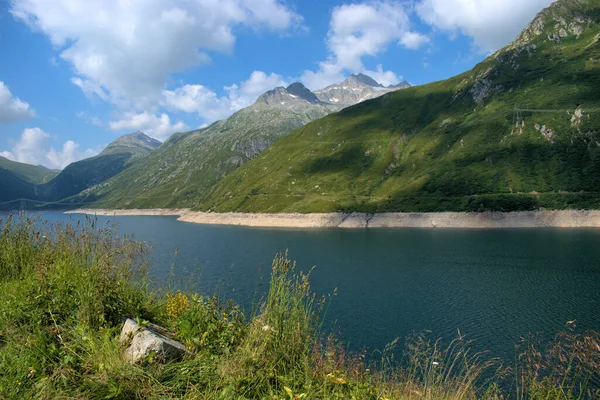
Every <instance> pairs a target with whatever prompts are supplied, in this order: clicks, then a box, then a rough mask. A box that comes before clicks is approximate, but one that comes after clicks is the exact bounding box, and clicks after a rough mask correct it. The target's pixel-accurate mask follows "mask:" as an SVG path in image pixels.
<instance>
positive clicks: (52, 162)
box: [0, 128, 98, 169]
mask: <svg viewBox="0 0 600 400" xmlns="http://www.w3.org/2000/svg"><path fill="white" fill-rule="evenodd" d="M96 154H98V152H97V151H95V150H92V149H86V150H80V148H79V145H78V144H77V143H75V142H73V141H72V140H68V141H66V142H65V143H64V144H63V146H62V148H61V149H59V150H56V149H54V148H53V147H52V146H51V144H50V135H49V134H48V133H46V132H44V131H43V130H41V129H40V128H27V129H25V130H23V133H22V134H21V137H20V138H19V140H18V141H17V142H16V143H15V145H14V146H13V148H12V150H11V151H3V152H1V153H0V156H2V157H5V158H8V159H9V160H13V161H18V162H22V163H26V164H32V165H43V166H45V167H47V168H51V169H63V168H65V167H66V166H67V165H69V164H71V163H73V162H75V161H79V160H82V159H84V158H89V157H93V156H95V155H96Z"/></svg>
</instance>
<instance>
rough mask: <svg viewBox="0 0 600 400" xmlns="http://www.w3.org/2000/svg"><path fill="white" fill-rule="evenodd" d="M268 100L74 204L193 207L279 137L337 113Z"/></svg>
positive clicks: (175, 144) (169, 144)
mask: <svg viewBox="0 0 600 400" xmlns="http://www.w3.org/2000/svg"><path fill="white" fill-rule="evenodd" d="M269 95H270V92H268V93H267V94H265V95H263V96H262V97H261V98H259V100H257V102H256V103H255V104H254V105H252V106H250V107H247V108H244V109H242V110H240V111H238V112H237V113H235V114H233V115H232V116H231V117H229V118H228V119H226V120H224V121H218V122H215V123H214V124H212V125H210V126H209V127H207V128H203V129H199V130H196V131H192V132H188V133H180V134H175V135H173V136H172V137H171V138H170V139H169V140H168V141H166V142H165V144H164V145H163V146H161V147H160V148H158V149H157V150H155V151H153V152H152V153H151V154H150V155H149V156H148V157H145V158H144V159H142V160H139V162H136V163H134V164H133V165H132V166H131V168H128V169H127V171H124V172H123V173H121V174H118V175H117V176H115V177H113V178H112V179H109V180H107V181H106V182H103V183H102V184H101V185H98V186H97V187H95V188H93V189H91V190H90V191H86V192H84V193H81V194H80V195H78V196H77V199H76V200H74V201H77V202H94V206H96V207H102V208H136V207H137V208H159V207H161V208H178V207H193V206H194V205H196V204H197V203H198V201H199V199H203V198H205V197H206V196H207V194H208V193H210V191H211V189H212V187H213V186H214V185H215V184H216V183H217V182H218V181H219V180H220V179H222V178H223V177H224V176H226V175H227V174H229V173H230V172H231V171H233V170H235V169H237V168H238V167H239V166H240V165H242V164H244V163H245V162H247V161H248V160H250V159H252V158H254V157H256V156H257V155H258V154H260V152H262V151H263V150H264V149H265V148H267V147H268V146H270V145H271V144H272V143H273V142H275V141H276V140H277V139H279V138H280V137H282V136H285V135H287V134H289V133H290V132H292V131H293V130H295V129H297V128H299V127H301V126H302V125H304V124H306V123H308V122H310V121H313V120H315V119H318V118H321V117H323V116H325V115H327V114H329V113H331V112H333V111H337V110H339V107H337V106H333V105H327V104H323V103H317V104H312V103H309V102H306V101H298V104H296V105H293V106H291V105H290V107H289V108H283V107H282V106H280V107H277V106H273V105H271V104H266V103H265V102H264V101H262V100H261V99H264V98H266V97H268V96H269ZM288 102H289V99H288ZM277 105H279V102H277Z"/></svg>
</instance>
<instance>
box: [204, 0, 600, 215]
mask: <svg viewBox="0 0 600 400" xmlns="http://www.w3.org/2000/svg"><path fill="white" fill-rule="evenodd" d="M599 22H600V1H598V0H588V1H579V0H562V1H559V2H557V3H554V4H553V5H552V6H551V7H549V8H548V9H546V10H544V11H543V12H542V13H540V14H539V15H538V17H537V18H536V19H535V21H534V22H532V24H531V25H530V26H529V27H528V28H527V29H526V30H525V31H524V32H523V33H522V34H521V35H520V36H519V38H518V39H517V40H516V41H515V42H513V43H512V44H511V45H509V46H508V47H506V48H505V49H503V50H501V51H499V52H497V53H496V54H494V55H492V56H490V57H488V58H487V59H486V60H485V61H484V62H482V63H481V64H479V65H477V66H476V67H475V68H474V69H473V70H472V71H469V72H467V73H464V74H462V75H459V76H457V77H454V78H451V79H449V80H446V81H441V82H436V83H432V84H429V85H425V86H421V87H414V88H409V89H406V90H402V91H399V92H394V93H390V94H386V95H384V96H383V97H381V98H379V99H375V100H371V101H368V102H365V103H362V104H359V105H356V106H354V107H350V108H347V109H344V110H343V111H341V112H339V113H337V114H332V115H330V116H328V117H325V118H323V119H320V120H318V121H315V122H312V123H311V124H308V125H306V126H304V127H302V128H300V129H298V130H297V131H296V132H294V133H293V134H291V135H290V136H287V137H285V138H283V139H281V140H279V141H278V142H277V143H275V144H274V145H273V146H272V147H270V148H269V149H267V150H266V151H265V152H264V153H263V154H261V155H260V156H259V157H258V158H256V159H254V160H252V161H251V162H249V163H248V164H246V165H244V166H243V167H241V168H240V169H238V170H237V171H234V172H233V173H231V174H230V175H229V176H227V177H226V178H225V179H224V180H222V181H221V182H220V183H219V184H218V185H217V186H216V188H215V189H214V191H213V192H212V194H211V196H210V197H209V198H207V199H206V200H202V201H201V202H200V203H199V205H198V206H197V207H196V208H197V209H199V210H212V211H221V212H222V211H243V212H288V211H296V212H326V211H340V210H343V211H363V212H385V211H441V210H457V211H482V210H504V211H510V210H531V209H537V208H539V207H547V208H555V209H562V208H600V91H598V88H599V87H600V44H599V42H598V41H599V38H600V27H599V25H598V24H599ZM516 106H518V107H519V108H520V109H532V110H557V111H554V112H542V111H535V112H534V111H520V112H515V107H516Z"/></svg>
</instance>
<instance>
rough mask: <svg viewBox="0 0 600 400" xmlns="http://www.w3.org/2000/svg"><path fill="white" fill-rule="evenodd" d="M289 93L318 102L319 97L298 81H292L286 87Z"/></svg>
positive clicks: (311, 101)
mask: <svg viewBox="0 0 600 400" xmlns="http://www.w3.org/2000/svg"><path fill="white" fill-rule="evenodd" d="M286 90H287V91H288V93H289V94H291V95H294V96H298V97H300V98H302V99H304V100H306V101H308V102H310V103H318V102H319V99H318V98H317V96H316V95H315V94H314V93H313V92H311V91H310V90H309V89H308V88H307V87H306V86H304V85H303V84H301V83H300V82H294V83H292V84H291V85H290V86H288V87H287V88H286Z"/></svg>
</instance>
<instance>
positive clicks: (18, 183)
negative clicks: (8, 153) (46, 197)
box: [0, 157, 58, 202]
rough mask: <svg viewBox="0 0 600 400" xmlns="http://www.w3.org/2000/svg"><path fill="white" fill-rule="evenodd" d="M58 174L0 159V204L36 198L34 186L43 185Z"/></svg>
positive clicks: (42, 168)
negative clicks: (19, 199) (22, 198)
mask: <svg viewBox="0 0 600 400" xmlns="http://www.w3.org/2000/svg"><path fill="white" fill-rule="evenodd" d="M57 174H58V172H56V171H51V170H49V169H47V168H44V167H39V166H34V165H29V164H23V163H18V162H14V161H10V160H7V159H6V158H4V157H0V202H3V201H10V200H14V199H18V198H21V197H24V198H33V197H35V196H36V190H35V185H37V184H42V183H45V182H47V181H49V180H51V179H52V178H53V177H54V176H56V175H57Z"/></svg>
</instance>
